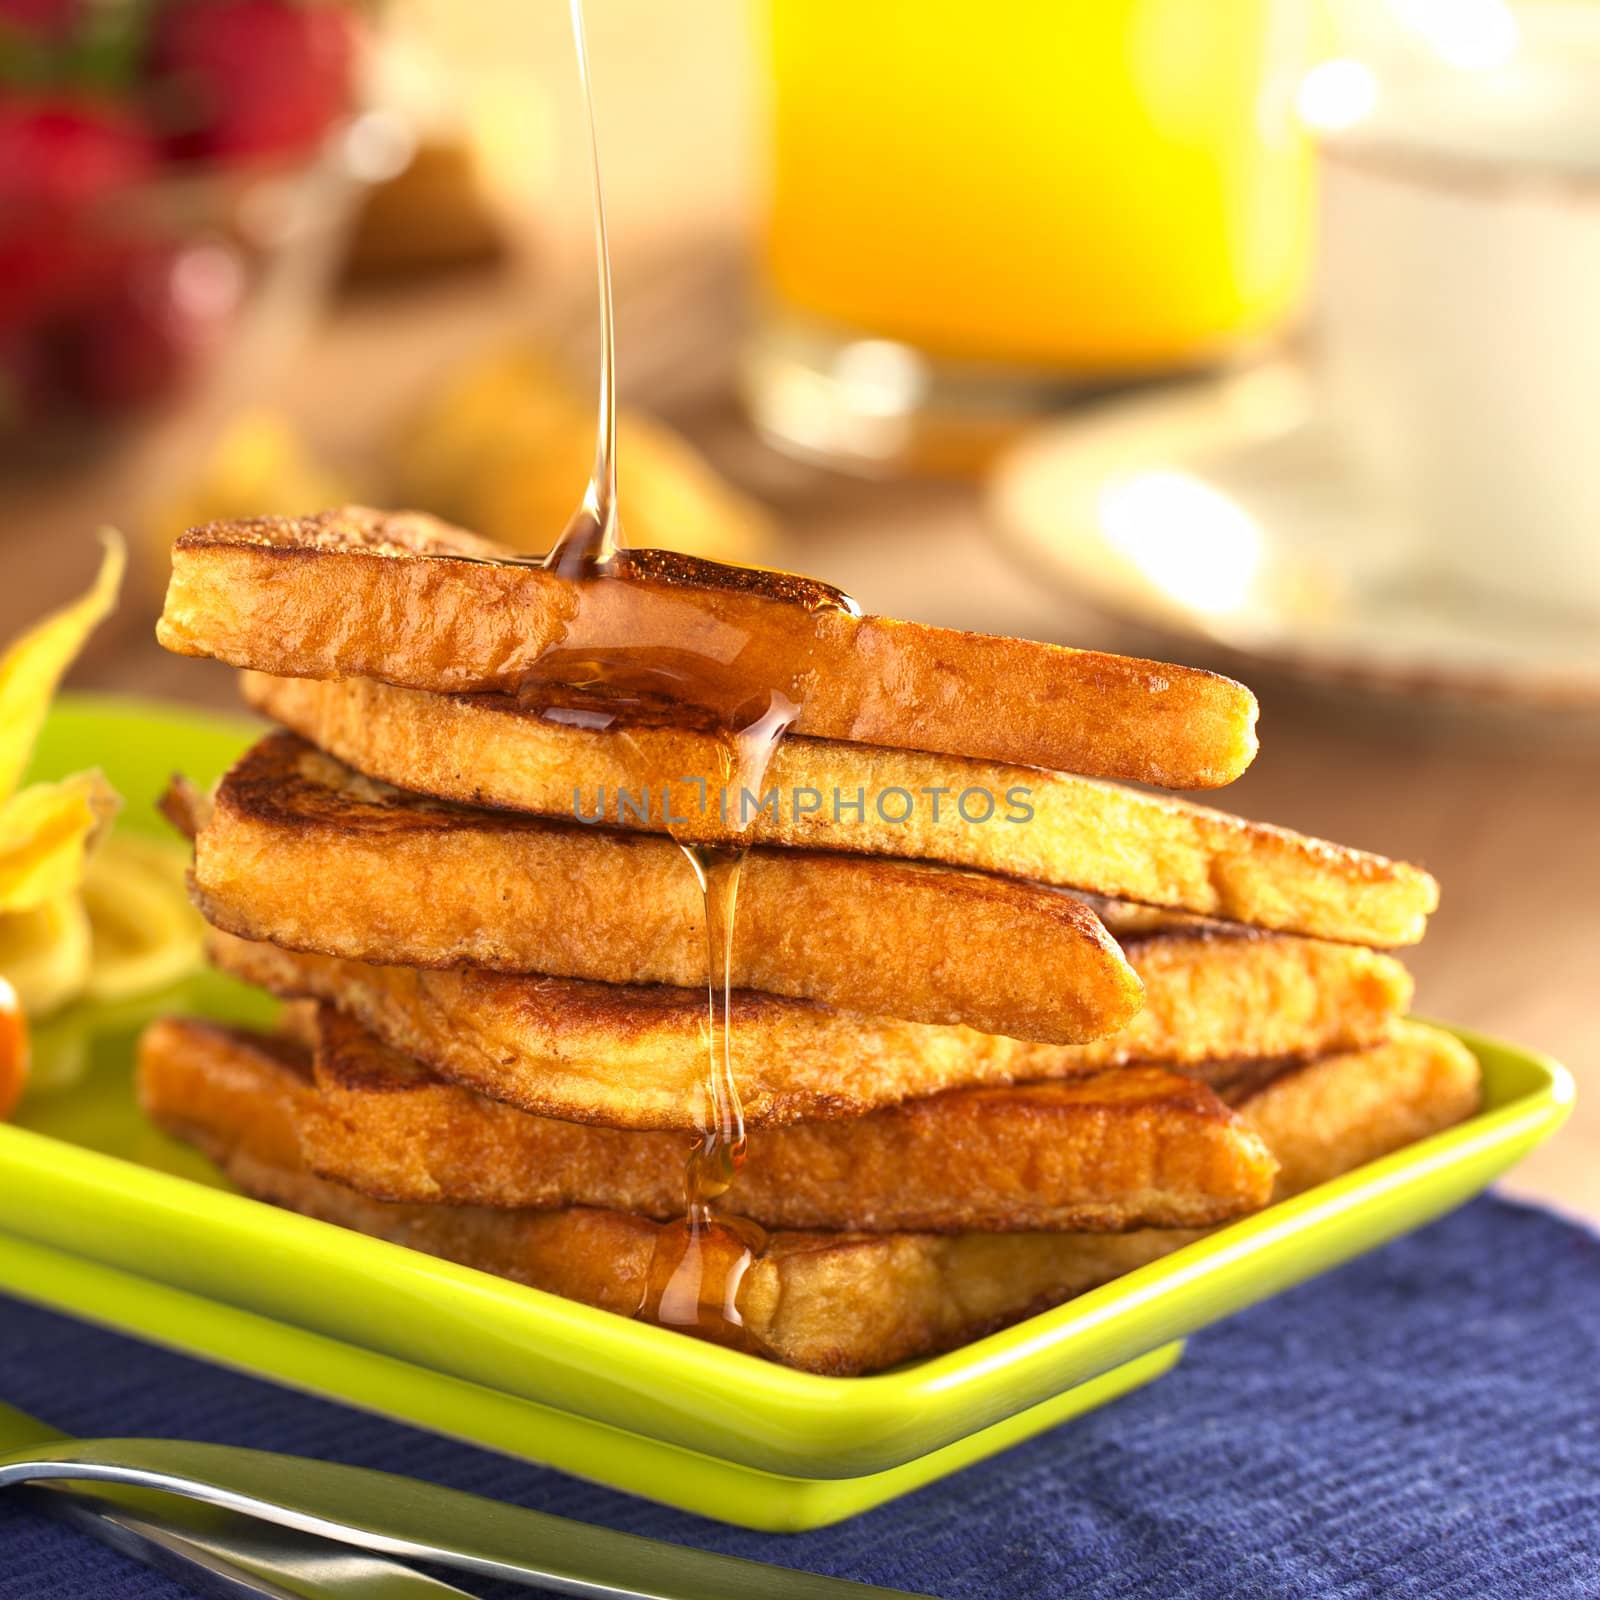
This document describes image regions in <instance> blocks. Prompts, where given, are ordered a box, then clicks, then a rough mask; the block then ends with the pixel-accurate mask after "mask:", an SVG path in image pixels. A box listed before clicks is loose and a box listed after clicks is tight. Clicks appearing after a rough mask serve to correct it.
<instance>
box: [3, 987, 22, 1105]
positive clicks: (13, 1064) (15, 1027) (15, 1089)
mask: <svg viewBox="0 0 1600 1600" xmlns="http://www.w3.org/2000/svg"><path fill="white" fill-rule="evenodd" d="M27 1078H28V1023H27V1019H26V1018H25V1017H24V1016H23V1015H22V1006H21V1003H20V1002H19V1001H18V999H17V991H16V990H15V989H13V988H12V987H11V985H10V984H9V983H7V982H6V980H5V979H4V978H0V1120H3V1119H4V1118H6V1117H8V1116H10V1115H11V1112H12V1109H13V1107H15V1105H16V1103H17V1101H18V1100H20V1099H21V1098H22V1086H23V1084H24V1083H26V1082H27Z"/></svg>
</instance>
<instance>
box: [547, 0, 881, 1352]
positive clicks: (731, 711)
mask: <svg viewBox="0 0 1600 1600" xmlns="http://www.w3.org/2000/svg"><path fill="white" fill-rule="evenodd" d="M570 5H571V12H572V30H573V40H574V43H575V46H576V50H577V58H578V73H579V77H580V80H581V82H582V85H583V95H584V104H585V107H586V110H587V115H588V128H589V154H590V166H591V172H592V176H593V204H594V233H595V255H596V259H597V264H598V265H597V284H598V293H599V302H600V386H599V415H598V420H597V426H596V438H595V458H594V468H593V471H592V472H591V474H590V478H589V482H588V485H587V487H586V488H585V490H584V495H583V499H582V502H581V504H580V505H579V507H578V510H577V511H576V512H575V513H574V515H573V517H572V520H571V521H570V522H569V523H568V525H567V527H566V529H565V531H564V532H563V533H562V535H561V538H560V539H559V540H557V542H556V544H555V546H554V547H553V548H552V549H551V551H550V553H549V554H548V555H547V556H546V557H545V561H544V564H545V566H546V567H547V568H548V569H550V570H552V571H555V572H557V573H559V574H561V575H562V576H563V577H566V578H570V579H572V580H574V593H575V597H576V598H575V602H574V608H573V614H572V615H571V617H569V619H568V620H567V624H566V627H565V630H564V634H563V637H562V638H561V639H560V640H559V641H558V642H557V643H555V644H553V645H552V646H550V647H549V648H548V649H546V650H545V651H544V652H543V653H542V654H541V656H540V658H539V660H538V661H537V662H536V663H535V664H534V666H533V668H532V669H531V670H530V672H529V673H528V675H527V678H526V680H525V681H524V683H523V684H522V686H521V688H520V690H519V699H520V700H521V703H522V704H523V706H524V707H525V708H527V709H529V710H532V711H535V712H537V713H538V714H540V715H543V716H547V717H550V718H551V719H552V720H556V721H562V722H569V723H577V724H578V725H580V726H585V727H591V728H593V727H600V728H608V729H614V730H615V731H617V732H619V733H621V734H622V735H623V737H624V738H625V739H626V740H627V742H628V745H629V747H630V749H631V751H632V752H633V754H634V756H635V758H636V760H637V763H638V766H639V767H640V769H641V770H642V772H643V773H644V775H645V776H646V777H647V778H648V779H649V782H650V786H651V787H652V788H653V789H656V790H657V791H658V792H661V791H670V790H671V789H672V788H673V787H675V786H676V787H677V788H678V789H679V790H680V791H681V790H682V789H683V787H684V786H685V785H692V786H695V787H696V788H697V789H698V790H699V796H700V798H701V803H700V804H698V805H680V804H678V803H677V802H676V801H674V803H672V804H670V805H668V806H667V807H666V808H665V814H666V821H667V826H668V831H669V832H670V833H671V835H672V837H673V839H674V840H675V841H676V843H677V844H678V846H679V848H680V849H681V850H682V851H683V853H684V855H685V857H686V858H687V860H688V863H689V866H690V867H691V868H692V870H693V871H694V874H695V878H696V881H697V882H698V884H699V886H700V890H701V895H702V900H703V904H704V908H705V927H706V974H707V981H706V1017H707V1039H706V1044H707V1053H706V1073H705V1081H704V1084H703V1088H702V1109H701V1119H700V1120H701V1131H700V1138H699V1141H698V1142H697V1144H696V1145H695V1147H694V1148H693V1150H692V1151H691V1153H690V1154H689V1157H688V1160H687V1162H686V1164H685V1171H684V1215H683V1217H682V1218H681V1219H680V1220H679V1221H677V1222H673V1223H668V1224H666V1225H664V1226H663V1227H662V1228H661V1230H660V1233H659V1234H658V1236H657V1242H656V1248H655V1251H654V1254H653V1257H652V1260H651V1263H650V1270H649V1273H648V1278H647V1282H646V1285H645V1287H644V1291H643V1293H642V1295H641V1301H640V1306H639V1312H638V1314H639V1315H640V1316H642V1317H645V1318H648V1319H650V1320H652V1321H655V1322H657V1323H660V1324H662V1325H663V1326H666V1327H673V1328H679V1329H681V1330H683V1331H685V1332H689V1333H694V1334H697V1335H699V1336H700V1337H702V1338H707V1339H713V1340H716V1341H718V1342H720V1343H724V1344H732V1345H735V1346H738V1347H740V1348H745V1349H754V1348H757V1345H756V1342H755V1341H754V1339H753V1338H752V1337H751V1336H750V1335H749V1334H748V1332H747V1330H746V1329H745V1327H744V1323H743V1318H742V1316H741V1315H740V1312H739V1306H738V1293H739V1286H740V1284H741V1282H742V1281H743V1279H744V1276H745V1273H746V1272H747V1271H748V1270H749V1268H750V1266H751V1264H752V1263H753V1262H754V1260H755V1259H756V1257H757V1255H759V1253H760V1251H761V1250H762V1248H763V1246H764V1244H765V1235H764V1234H763V1232H762V1230H761V1229H760V1228H759V1227H757V1226H756V1225H755V1224H754V1223H751V1222H749V1221H747V1220H746V1219H743V1218H738V1217H729V1216H724V1215H721V1214H719V1213H717V1212H715V1211H714V1210H713V1207H714V1205H715V1203H716V1202H717V1201H719V1200H720V1199H722V1198H723V1196H725V1195H726V1194H727V1192H728V1190H729V1189H730V1188H731V1187H732V1185H733V1183H734V1181H735V1179H736V1178H737V1177H738V1173H739V1168H740V1166H741V1164H742V1163H743V1161H744V1156H745V1147H746V1141H745V1126H744V1109H743V1106H742V1105H741V1103H740V1099H739V1088H738V1082H737V1079H736V1078H735V1076H734V1070H733V1051H732V1029H731V1009H732V999H733V996H732V987H731V971H732V951H733V936H734V923H735V916H736V911H737V905H738V894H739V877H740V871H741V868H742V866H743V863H744V857H745V845H744V842H743V835H744V834H745V833H746V832H747V831H748V824H741V822H740V821H739V819H738V817H737V815H736V816H735V817H734V818H733V819H732V820H730V819H729V818H728V817H727V816H726V815H725V814H724V811H723V809H722V807H721V806H720V805H717V804H710V805H707V804H705V803H704V800H705V797H706V796H708V795H709V794H710V793H711V792H713V789H715V790H716V791H719V792H720V793H724V794H726V793H730V792H731V794H732V795H733V796H735V797H736V800H737V796H738V795H739V794H740V791H741V790H742V789H749V790H750V791H752V792H753V793H759V792H760V790H761V786H762V782H763V779H764V778H765V775H766V771H767V766H768V763H769V762H770V761H771V758H772V754H773V752H774V750H776V748H777V746H778V743H779V742H780V741H781V740H782V738H783V735H784V734H785V732H786V731H787V730H788V729H789V727H790V726H791V725H792V724H793V722H794V720H795V718H796V717H797V716H798V714H799V711H800V705H801V702H802V701H803V698H804V679H805V677H806V671H805V668H804V665H803V663H804V659H805V653H806V652H805V649H804V645H805V643H806V640H807V639H808V638H809V637H810V635H811V634H812V632H813V631H814V623H813V619H814V618H815V616H816V615H817V614H818V613H821V612H826V611H833V610H840V611H848V612H855V610H856V607H855V604H854V602H853V601H852V600H850V598H849V597H848V596H847V595H844V594H842V593H841V592H840V591H838V590H836V589H832V588H830V587H828V586H827V585H825V584H817V583H811V582H809V581H808V580H804V579H799V578H790V577H781V576H779V575H776V574H760V573H755V572H751V571H749V570H747V569H742V568H730V567H720V566H718V565H717V564H716V563H713V562H698V561H693V560H691V559H689V558H684V557H669V556H665V555H663V554H661V553H659V552H653V551H640V552H634V551H629V550H628V549H627V548H626V541H625V539H624V537H623V530H622V526H621V523H620V521H619V518H618V514H617V450H616V432H617V405H616V340H615V314H614V309H613V304H612V290H611V260H610V250H609V246H608V243H607V238H606V222H605V206H604V202H603V198H602V188H601V181H600V155H599V140H598V137H597V134H596V127H595V111H594V95H593V89H592V85H591V80H590V73H589V57H588V47H587V42H586V39H585V35H584V24H583V5H582V0H570ZM630 582H631V583H636V584H641V585H645V586H646V590H641V591H639V593H644V592H648V594H649V597H650V598H649V603H648V605H643V604H635V605H633V606H632V607H631V608H630V610H629V615H630V616H631V618H632V622H631V624H630V626H629V627H627V628H626V629H624V628H622V627H620V626H618V625H617V623H616V622H615V620H614V619H613V616H612V611H611V607H610V605H609V603H608V602H609V599H610V598H611V597H612V596H614V594H615V592H616V591H615V588H614V585H617V584H620V583H630ZM729 588H743V589H750V588H757V589H760V590H762V591H763V592H767V593H771V594H772V595H773V596H774V597H775V598H781V599H783V600H784V601H786V602H788V604H787V605H786V606H785V607H783V608H782V613H781V614H782V615H783V616H785V617H787V618H788V619H789V620H788V621H787V622H786V623H784V624H782V626H783V627H784V630H785V634H786V639H785V643H786V644H789V645H791V646H792V648H790V649H789V650H787V652H785V654H786V659H788V660H789V661H791V662H792V663H798V665H792V666H791V667H790V668H789V669H788V670H786V671H785V672H784V673H783V674H782V676H783V678H784V680H785V681H782V682H773V681H771V680H772V676H773V674H772V672H771V670H770V668H769V669H765V670H763V669H761V668H760V667H759V666H757V665H753V664H752V663H753V661H757V662H758V661H760V660H763V659H771V656H770V652H769V653H768V654H767V655H765V656H763V655H762V654H761V653H760V652H759V651H753V650H752V648H751V647H752V645H753V644H757V643H760V642H761V641H753V640H752V639H751V638H750V637H749V636H748V635H746V634H743V633H741V632H740V631H739V630H738V629H736V628H732V627H730V626H729V625H727V624H726V622H724V621H722V620H721V619H720V618H719V617H718V616H717V615H715V614H714V613H713V612H712V611H711V610H709V609H708V608H707V607H706V606H705V605H704V604H703V603H701V602H700V600H699V599H698V597H697V591H699V592H704V591H705V590H707V589H710V590H717V589H721V590H727V589H729ZM634 598H635V599H636V600H637V599H638V595H637V594H636V595H635V596H634ZM663 727H669V728H675V729H690V730H693V731H696V732H700V733H705V734H710V735H711V736H712V737H713V738H714V740H715V744H716V749H717V755H718V765H719V768H720V770H719V771H717V772H715V773H707V774H702V775H700V777H699V779H698V780H696V779H694V778H685V777H684V775H683V774H682V773H681V772H679V771H676V770H672V771H667V770H663V768H662V766H661V763H660V761H659V760H657V759H656V758H655V757H654V755H653V747H652V741H650V740H649V738H648V736H647V734H646V730H648V729H652V728H663ZM679 760H681V758H679V757H674V758H673V764H674V767H676V766H677V764H678V761H679ZM701 784H703V785H704V787H703V788H699V785H701Z"/></svg>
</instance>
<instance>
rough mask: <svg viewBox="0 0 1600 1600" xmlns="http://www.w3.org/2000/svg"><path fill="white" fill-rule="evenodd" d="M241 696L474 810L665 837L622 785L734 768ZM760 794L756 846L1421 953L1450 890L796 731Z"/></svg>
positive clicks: (248, 688) (1042, 783)
mask: <svg viewBox="0 0 1600 1600" xmlns="http://www.w3.org/2000/svg"><path fill="white" fill-rule="evenodd" d="M244 691H245V698H246V699H247V700H248V701H249V703H250V704H251V705H252V706H253V707H254V708H255V709H256V710H258V711H261V712H263V713H264V714H265V715H267V716H269V717H271V718H273V719H274V720H276V721H278V722H281V723H284V724H285V725H287V726H288V727H290V728H292V729H293V730H294V731H295V732H296V733H298V734H300V735H301V737H302V738H305V739H308V740H309V741H310V742H311V743H312V744H314V745H317V746H319V747H320V748H321V749H323V750H325V751H327V752H328V753H329V754H330V755H333V756H336V757H337V758H338V759H339V760H341V761H343V762H345V763H346V764H347V765H349V766H351V767H354V768H355V769H356V770H357V771H358V772H361V773H364V774H365V775H366V776H367V777H369V778H377V779H380V780H382V781H384V782H386V783H391V784H395V785H398V786H399V787H401V788H404V789H410V790H413V791H416V792H420V793H423V794H429V795H435V796H438V797H440V798H442V799H446V800H453V801H456V802H459V803H461V804H464V805H482V806H494V807H504V808H506V809H509V810H514V811H528V812H535V813H539V814H542V815H547V816H559V817H567V818H571V817H572V816H573V815H574V813H575V812H576V813H578V814H580V815H582V816H585V817H589V816H593V815H597V814H599V813H600V812H602V811H603V812H604V814H605V815H606V816H607V817H609V818H611V819H612V820H616V818H617V816H618V815H619V814H620V815H622V820H623V821H624V823H625V825H626V826H627V827H629V828H636V829H642V830H645V831H655V832H663V831H665V824H664V822H663V819H662V815H661V808H660V807H658V806H653V805H652V806H648V807H646V808H645V809H644V812H643V814H642V815H640V814H638V813H636V812H633V811H627V812H626V813H624V812H623V808H622V805H621V802H620V800H619V799H618V794H619V791H621V790H627V791H628V792H629V793H638V792H640V791H642V790H643V789H645V788H648V786H649V784H650V782H651V781H652V779H651V775H652V774H658V773H672V774H678V773H688V774H695V773H700V774H703V773H709V772H715V771H717V770H719V768H718V762H719V760H720V752H719V749H718V747H717V745H716V743H715V741H714V740H713V739H711V738H709V737H708V736H707V735H704V734H699V733H694V732H690V731H685V730H680V729H672V728H636V729H632V730H629V731H628V732H627V733H626V734H623V733H618V732H614V731H613V732H606V731H599V730H596V729H593V728H585V727H578V726H574V725H571V724H568V723H561V722H555V721H552V720H550V718H549V717H547V716H542V715H539V714H538V713H536V712H533V711H527V710H522V709H519V708H518V706H517V705H516V704H515V703H514V702H513V701H512V699H511V698H510V697H509V696H506V695H482V694H480V695H439V694H425V693H422V692H420V691H418V690H414V689H404V688H397V687H395V686H394V685H392V684H387V683H379V682H376V681H374V680H372V679H367V678H351V679H346V680H343V681H340V682H316V681H313V680H311V679H308V678H277V677H268V676H265V675H262V674H259V673H246V674H245V677H244ZM762 788H763V794H764V795H765V794H768V793H775V794H776V796H777V803H776V804H775V805H774V806H772V807H771V808H761V809H755V810H754V811H753V814H752V815H750V816H749V817H748V823H749V831H748V839H749V842H750V843H752V844H767V845H783V846H798V847H800V848H804V849H814V850H832V851H842V852H844V853H847V854H853V855H871V856H898V857H902V858H911V859H915V860H922V861H936V862H943V863H945V864H947V865H950V866H958V867H975V868H979V869H981V870H983V871H987V872H992V873H998V874H1000V875H1002V876H1005V877H1010V878H1021V879H1029V880H1033V881H1035V882H1039V883H1046V884H1053V885H1056V886H1057V887H1062V888H1070V889H1078V890H1087V891H1090V892H1092V893H1096V894H1101V895H1106V896H1110V897H1112V898H1115V899H1121V900H1130V901H1138V902H1141V903H1143V904H1147V905H1152V906H1158V907H1163V908H1166V909H1169V910H1177V911H1186V912H1191V913H1195V914H1199V915H1202V916H1208V917H1218V918H1223V919H1226V920H1228V921H1232V922H1240V923H1248V924H1251V925H1254V926H1257V927H1262V928H1270V929H1275V930H1280V931H1283V932H1287V933H1299V934H1305V935H1308V936H1311V937H1315V938H1324V939H1337V940H1342V941H1346V942H1349V943H1353V944H1364V945H1377V946H1382V947H1387V946H1393V945H1404V944H1413V943H1415V942H1416V941H1417V940H1418V939H1420V938H1421V937H1422V933H1423V929H1424V927H1425V926H1426V923H1427V918H1428V914H1429V913H1430V912H1431V911H1432V910H1433V909H1434V907H1435V906H1436V905H1437V904H1438V896H1439V890H1438V885H1437V884H1436V883H1435V882H1434V880H1433V879H1432V878H1431V877H1430V876H1429V875H1428V874H1427V873H1426V872H1424V871H1422V870H1421V869H1420V868H1418V867H1413V866H1409V865H1407V864H1406V863H1404V862H1399V861H1390V860H1388V859H1386V858H1385V857H1382V856H1376V855H1370V854H1368V853H1366V852H1365V851H1360V850H1351V849H1347V848H1345V847H1343V846H1341V845H1335V844H1330V843H1328V842H1326V841H1325V840H1321V839H1312V838H1307V837H1305V836H1304V835H1302V834H1297V833H1293V832H1290V831H1289V830H1288V829H1286V828H1278V827H1273V826H1271V825H1269V824H1267V823H1259V822H1246V821H1244V820H1242V819H1241V818H1238V817H1233V816H1229V815H1227V814H1226V813H1224V812H1220V811H1213V810H1211V809H1209V808H1207V807H1204V806H1198V805H1195V804H1193V803H1191V802H1189V801H1185V800H1179V799H1175V798H1173V797H1170V796H1165V795H1155V794H1150V793H1147V792H1145V791H1143V790H1138V789H1130V788H1124V787H1121V786H1118V785H1116V784H1109V783H1102V782H1098V781H1096V780H1095V779H1093V778H1080V777H1073V776H1068V775H1064V774H1060V773H1051V772H1042V771H1035V770H1031V769H1028V768H1024V767H1017V766H1003V765H996V764H995V763H993V762H989V761H979V760H972V759H967V758H964V757H960V756H953V755H929V754H923V753H918V752H913V751H905V750H892V749H886V748H883V747H880V746H870V745H862V744H841V743H835V742H832V741H828V740H819V739H804V738H788V739H785V740H784V741H783V742H782V743H781V744H780V745H779V747H778V749H777V750H776V751H775V752H774V754H773V757H772V761H771V765H770V766H769V768H768V771H767V775H766V777H765V779H764V780H763V785H762ZM902 795H903V796H904V797H905V798H904V799H902V798H901V796H902ZM801 797H804V799H803V800H802V798H801ZM812 797H815V802H814V803H813V799H812ZM941 797H942V803H941ZM907 801H910V802H911V804H910V805H909V806H908V805H907V803H906V802H907ZM597 802H604V804H599V803H597ZM963 807H964V808H965V810H964V811H963ZM902 814H904V815H903V816H902ZM891 819H892V820H891ZM979 819H981V820H979Z"/></svg>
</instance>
